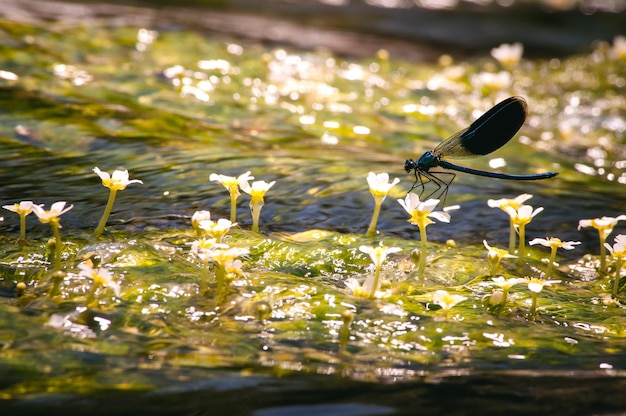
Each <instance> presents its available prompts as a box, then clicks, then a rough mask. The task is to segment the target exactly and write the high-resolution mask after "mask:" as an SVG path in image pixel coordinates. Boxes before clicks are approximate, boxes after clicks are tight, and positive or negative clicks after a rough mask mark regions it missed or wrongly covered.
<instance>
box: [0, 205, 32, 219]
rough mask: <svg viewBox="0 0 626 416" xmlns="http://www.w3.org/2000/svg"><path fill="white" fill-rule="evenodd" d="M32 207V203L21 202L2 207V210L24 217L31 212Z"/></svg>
mask: <svg viewBox="0 0 626 416" xmlns="http://www.w3.org/2000/svg"><path fill="white" fill-rule="evenodd" d="M33 205H34V204H33V201H21V202H20V203H15V204H13V205H3V206H2V208H4V209H7V210H9V211H12V212H15V213H16V214H19V215H24V216H26V215H28V214H30V213H31V212H33Z"/></svg>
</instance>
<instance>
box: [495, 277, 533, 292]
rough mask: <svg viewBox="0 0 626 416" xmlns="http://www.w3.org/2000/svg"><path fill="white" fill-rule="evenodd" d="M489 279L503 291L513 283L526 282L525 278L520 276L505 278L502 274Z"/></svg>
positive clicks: (506, 290)
mask: <svg viewBox="0 0 626 416" xmlns="http://www.w3.org/2000/svg"><path fill="white" fill-rule="evenodd" d="M491 280H493V284H494V285H496V286H498V287H500V288H501V289H503V290H504V291H505V292H508V291H509V290H510V289H511V288H512V287H513V286H515V285H518V284H520V283H524V282H526V279H522V278H521V277H512V278H510V279H505V278H504V277H503V276H498V277H492V278H491Z"/></svg>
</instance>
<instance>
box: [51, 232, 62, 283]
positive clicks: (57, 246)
mask: <svg viewBox="0 0 626 416" xmlns="http://www.w3.org/2000/svg"><path fill="white" fill-rule="evenodd" d="M50 227H52V234H54V262H53V265H54V266H53V268H52V270H53V271H55V272H56V271H58V270H61V256H62V254H63V242H62V241H61V232H60V231H59V227H60V226H59V223H58V222H56V221H51V222H50Z"/></svg>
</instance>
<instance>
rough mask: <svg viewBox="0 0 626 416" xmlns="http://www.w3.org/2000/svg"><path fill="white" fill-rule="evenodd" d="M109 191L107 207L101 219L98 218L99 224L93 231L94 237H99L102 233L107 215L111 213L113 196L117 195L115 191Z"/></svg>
mask: <svg viewBox="0 0 626 416" xmlns="http://www.w3.org/2000/svg"><path fill="white" fill-rule="evenodd" d="M110 191H111V192H109V201H108V202H107V206H106V208H105V209H104V214H102V218H100V223H99V224H98V227H97V228H96V231H94V233H93V236H94V237H99V236H100V234H102V232H103V231H104V227H106V225H107V220H108V219H109V215H111V211H113V203H114V202H115V194H117V190H115V189H110Z"/></svg>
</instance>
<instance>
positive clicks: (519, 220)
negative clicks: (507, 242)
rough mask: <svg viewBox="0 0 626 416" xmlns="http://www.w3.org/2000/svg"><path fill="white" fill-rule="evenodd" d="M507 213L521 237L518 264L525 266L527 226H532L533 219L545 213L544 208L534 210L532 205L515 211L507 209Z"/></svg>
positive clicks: (509, 207)
mask: <svg viewBox="0 0 626 416" xmlns="http://www.w3.org/2000/svg"><path fill="white" fill-rule="evenodd" d="M505 210H506V212H507V213H508V214H509V216H510V217H511V222H512V223H513V225H514V226H515V228H516V229H517V234H518V236H519V247H518V249H517V264H518V265H522V264H524V258H525V257H526V225H528V224H530V222H531V221H532V219H533V218H534V217H535V216H536V215H537V214H539V213H540V212H541V211H543V207H539V208H537V209H535V210H533V207H531V206H530V205H522V206H521V207H520V208H519V209H517V210H516V209H513V207H511V206H507V207H506V209H505Z"/></svg>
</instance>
